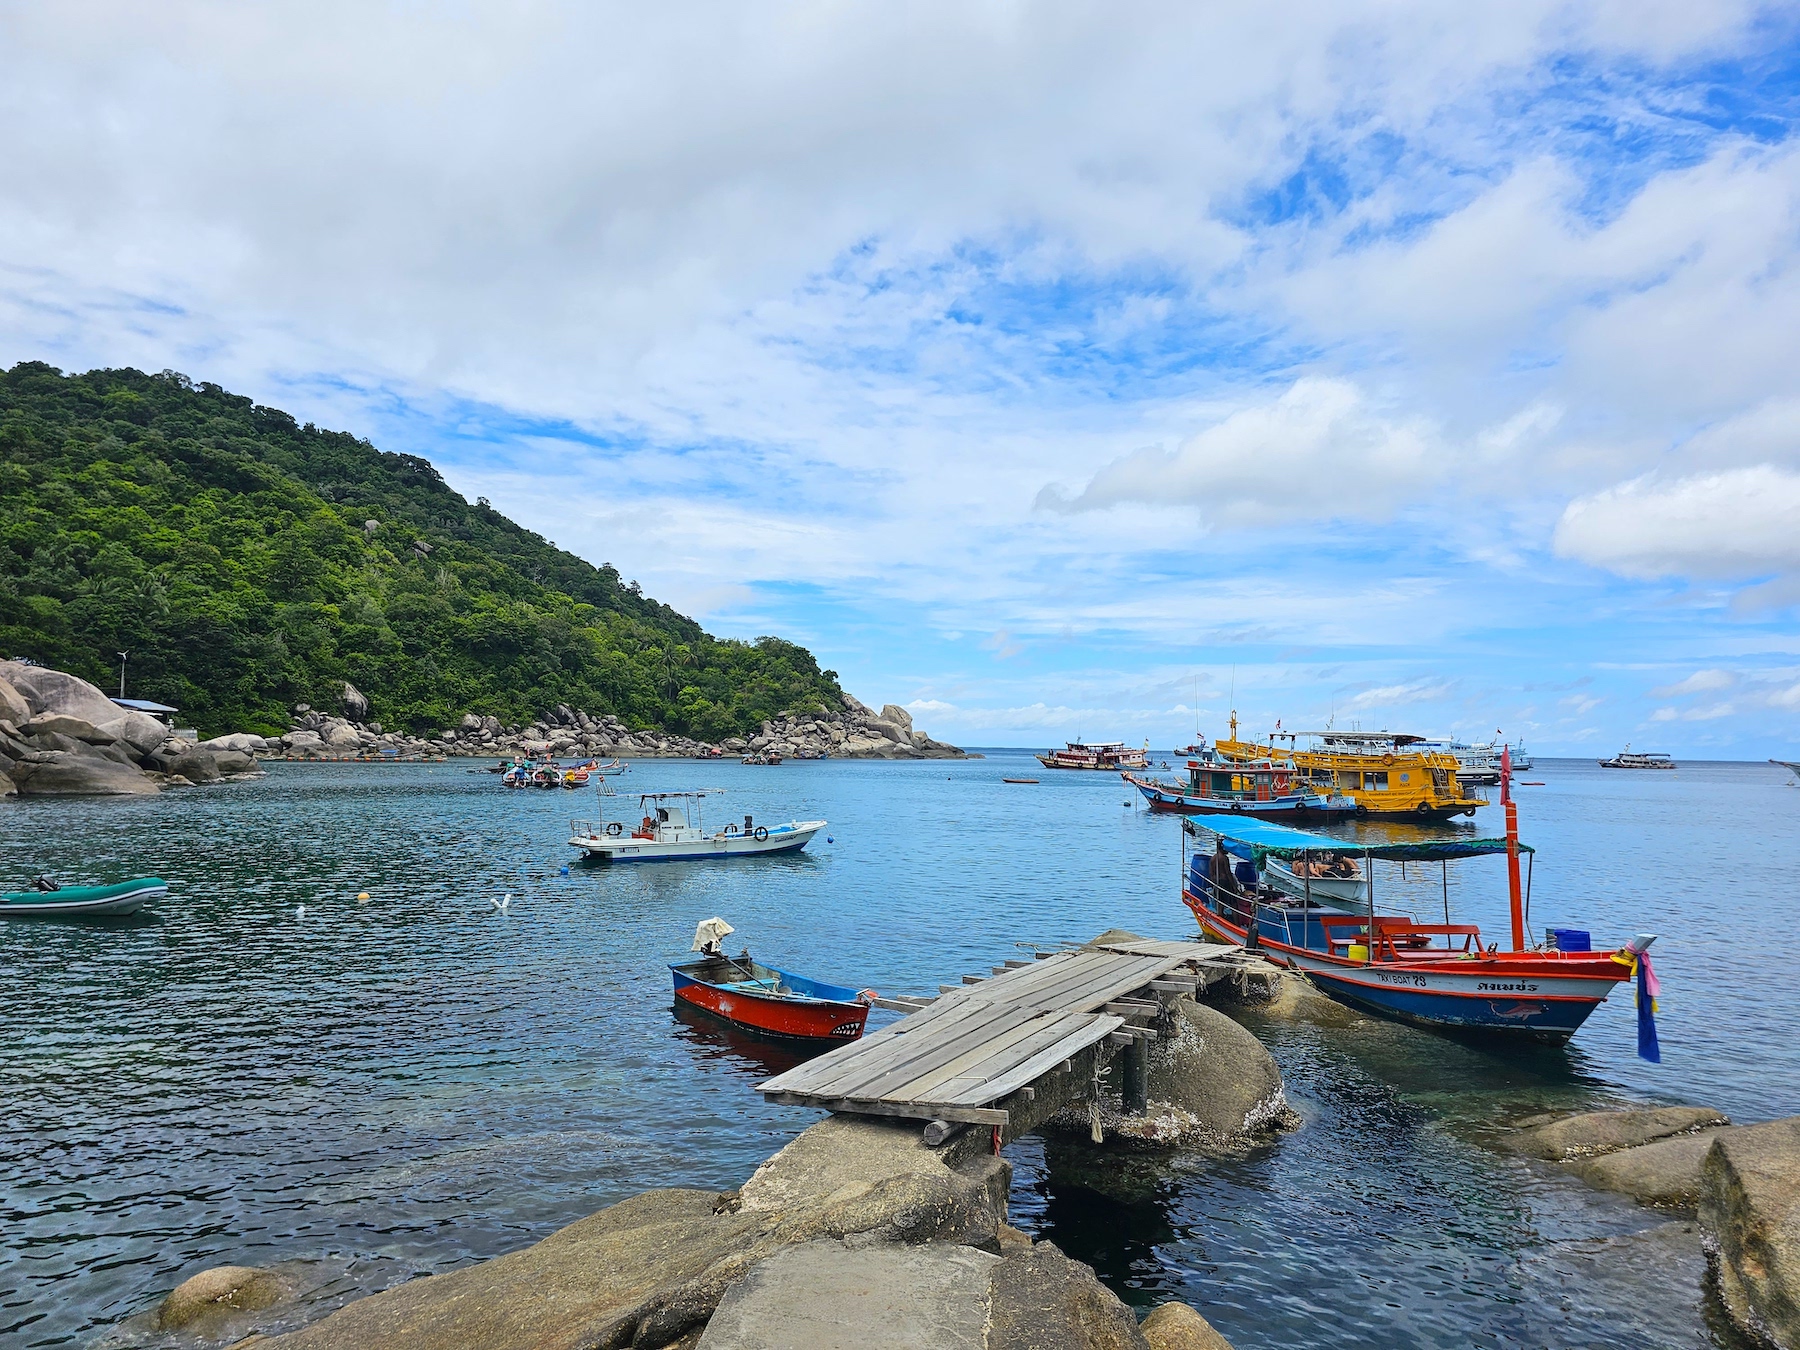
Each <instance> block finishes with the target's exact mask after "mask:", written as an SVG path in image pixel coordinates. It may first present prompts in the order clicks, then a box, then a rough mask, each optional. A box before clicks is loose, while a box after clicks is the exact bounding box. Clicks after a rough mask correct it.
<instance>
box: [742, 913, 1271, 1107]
mask: <svg viewBox="0 0 1800 1350" xmlns="http://www.w3.org/2000/svg"><path fill="white" fill-rule="evenodd" d="M1108 936H1110V935H1108ZM1266 969H1267V967H1266V966H1265V965H1264V963H1263V962H1262V960H1261V958H1260V957H1258V956H1256V955H1255V954H1253V953H1245V952H1244V951H1243V950H1242V949H1240V948H1237V947H1232V946H1225V945H1222V944H1214V943H1205V942H1161V941H1153V940H1149V939H1144V938H1121V939H1120V940H1118V941H1108V940H1106V938H1102V939H1097V940H1096V941H1095V942H1092V943H1089V944H1088V945H1086V946H1084V947H1077V948H1071V949H1064V950H1058V951H1034V952H1033V954H1032V959H1030V960H1016V961H1008V962H1006V963H1005V964H1004V965H1001V966H995V967H994V968H993V970H992V972H991V974H989V975H985V976H978V975H965V976H963V983H962V984H960V985H941V986H939V993H938V997H936V998H935V999H907V998H900V999H878V1000H877V1004H878V1006H881V1007H885V1008H892V1009H897V1010H899V1011H902V1012H905V1013H906V1014H907V1016H905V1017H903V1018H901V1020H900V1021H898V1022H896V1023H894V1024H893V1025H892V1026H888V1027H884V1028H882V1029H881V1030H880V1031H877V1032H873V1033H871V1034H869V1035H867V1036H864V1037H863V1038H862V1039H861V1040H859V1041H854V1042H852V1043H851V1044H849V1045H844V1046H840V1047H839V1048H837V1049H835V1050H833V1051H831V1052H830V1053H828V1054H825V1055H821V1056H820V1057H819V1058H817V1059H814V1060H809V1061H808V1062H807V1063H805V1064H802V1065H800V1066H799V1067H797V1068H793V1069H789V1070H788V1071H787V1072H786V1073H783V1074H780V1075H778V1076H776V1077H774V1078H771V1079H769V1080H768V1081H767V1082H766V1083H763V1084H762V1085H761V1086H760V1087H759V1088H758V1091H760V1092H761V1093H762V1094H763V1095H764V1096H765V1097H767V1098H768V1099H769V1100H770V1101H774V1102H783V1103H787V1104H790V1105H795V1106H814V1107H823V1108H824V1109H826V1110H828V1111H843V1112H853V1113H859V1114H863V1115H875V1116H901V1117H910V1118H912V1119H915V1120H921V1121H943V1122H954V1123H967V1124H975V1125H992V1126H997V1127H1002V1128H1005V1127H1007V1126H1009V1125H1012V1126H1014V1127H1015V1128H1016V1126H1017V1124H1018V1122H1017V1120H1016V1118H1015V1117H1016V1113H1017V1110H1018V1108H1019V1107H1020V1106H1021V1105H1023V1104H1024V1103H1030V1102H1035V1101H1036V1100H1037V1084H1038V1083H1039V1081H1040V1080H1042V1079H1044V1078H1045V1077H1047V1076H1050V1075H1056V1074H1068V1073H1070V1072H1071V1071H1072V1070H1073V1068H1074V1066H1075V1059H1076V1057H1077V1056H1078V1055H1080V1056H1084V1063H1087V1064H1088V1065H1089V1066H1090V1067H1091V1069H1092V1072H1093V1075H1094V1076H1095V1077H1096V1079H1097V1075H1098V1072H1099V1069H1100V1067H1102V1066H1103V1065H1104V1063H1105V1061H1106V1060H1107V1059H1109V1058H1110V1057H1111V1052H1112V1051H1113V1050H1114V1049H1126V1050H1127V1051H1130V1050H1131V1048H1132V1047H1133V1046H1134V1044H1135V1045H1136V1047H1137V1049H1138V1050H1140V1051H1141V1050H1142V1049H1143V1048H1144V1047H1143V1044H1142V1043H1143V1042H1145V1041H1148V1040H1154V1039H1155V1038H1156V1037H1157V1036H1158V1035H1159V1034H1161V1033H1160V1032H1159V1027H1161V1028H1162V1029H1163V1030H1166V1029H1167V1028H1168V1025H1169V1022H1168V1018H1167V1016H1166V1011H1167V1006H1168V1005H1169V1004H1170V1003H1172V1002H1173V1001H1174V1000H1175V999H1177V998H1179V997H1180V996H1181V995H1183V994H1193V993H1195V992H1197V991H1199V990H1203V989H1205V988H1206V987H1208V986H1209V985H1211V984H1213V983H1215V982H1217V981H1219V980H1226V979H1232V980H1236V981H1238V982H1239V983H1240V984H1241V983H1242V982H1243V981H1244V980H1246V979H1247V978H1249V977H1250V975H1251V974H1252V973H1253V972H1259V971H1262V970H1266ZM1090 1050H1091V1051H1094V1054H1093V1055H1091V1056H1088V1055H1086V1054H1085V1052H1088V1051H1090ZM1129 1062H1135V1063H1136V1064H1137V1065H1143V1064H1145V1063H1146V1062H1147V1057H1146V1056H1145V1055H1143V1054H1142V1053H1138V1054H1135V1055H1129V1056H1128V1063H1129ZM1140 1076H1141V1075H1140ZM1057 1095H1058V1096H1059V1097H1067V1096H1069V1095H1071V1094H1067V1093H1061V1094H1057ZM1073 1095H1074V1096H1081V1095H1083V1094H1082V1093H1080V1092H1077V1093H1075V1094H1073ZM1128 1096H1129V1090H1128ZM1140 1104H1141V1103H1140ZM1031 1114H1034V1115H1035V1114H1037V1113H1035V1112H1033V1113H1031Z"/></svg>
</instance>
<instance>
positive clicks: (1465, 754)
mask: <svg viewBox="0 0 1800 1350" xmlns="http://www.w3.org/2000/svg"><path fill="white" fill-rule="evenodd" d="M1410 748H1411V749H1414V750H1422V751H1428V752H1429V753H1431V754H1435V755H1454V756H1456V781H1457V782H1459V783H1465V784H1468V785H1470V786H1473V787H1496V786H1498V785H1499V782H1500V754H1501V752H1502V751H1503V750H1505V749H1506V747H1505V746H1504V745H1502V744H1501V743H1500V741H1498V740H1492V741H1482V742H1481V743H1480V744H1479V745H1470V744H1469V743H1468V742H1467V741H1458V740H1452V739H1450V738H1448V737H1446V738H1445V739H1443V740H1431V741H1420V742H1419V743H1418V744H1417V745H1414V746H1412V747H1410ZM1520 761H1523V763H1521V762H1520ZM1512 766H1513V768H1514V769H1515V770H1516V769H1529V768H1530V767H1531V760H1530V758H1529V756H1527V755H1526V754H1525V751H1524V748H1523V747H1519V748H1516V749H1514V751H1513V765H1512Z"/></svg>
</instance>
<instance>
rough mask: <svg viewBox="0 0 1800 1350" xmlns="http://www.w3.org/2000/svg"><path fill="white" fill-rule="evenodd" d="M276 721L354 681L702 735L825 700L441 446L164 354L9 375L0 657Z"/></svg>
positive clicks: (403, 714) (0, 471)
mask: <svg viewBox="0 0 1800 1350" xmlns="http://www.w3.org/2000/svg"><path fill="white" fill-rule="evenodd" d="M120 651H127V652H129V653H130V661H129V666H128V679H129V688H128V690H127V692H128V693H129V694H131V695H132V696H133V697H140V698H153V699H158V700H161V701H163V702H166V703H172V704H175V705H176V706H178V707H180V708H181V709H182V711H183V714H184V717H183V721H184V722H185V723H187V724H189V725H195V726H198V727H199V728H200V729H201V730H202V731H203V732H205V733H208V734H211V733H215V732H224V731H238V730H250V731H263V732H270V731H278V730H285V729H286V726H287V719H286V712H287V710H288V709H289V708H290V707H291V706H292V705H293V704H295V703H311V704H313V705H315V706H317V707H320V708H325V709H329V710H332V711H335V710H337V708H338V707H339V705H340V700H341V696H342V685H343V681H345V680H349V681H351V682H352V683H353V684H355V685H356V686H357V687H358V688H359V689H360V690H361V691H362V692H363V693H364V694H365V695H367V697H368V699H369V702H370V705H371V711H370V714H369V716H370V717H371V718H372V719H375V720H379V721H381V722H383V723H384V724H385V725H388V726H389V727H390V728H391V729H392V728H405V729H408V730H412V731H427V730H438V729H441V728H443V727H444V726H446V725H450V724H451V720H452V719H453V718H454V717H455V716H457V715H460V714H461V713H463V712H476V713H482V714H492V715H494V716H496V717H499V718H500V719H501V720H502V721H504V722H508V723H511V722H523V721H529V720H530V719H531V717H533V716H535V715H536V714H537V713H539V712H541V711H544V710H546V709H549V708H552V707H554V706H555V705H556V704H558V703H568V704H569V705H571V706H573V707H577V708H581V709H584V710H586V711H589V712H592V713H600V712H612V713H614V714H616V715H617V716H619V717H620V718H622V719H624V720H625V721H626V722H628V723H629V724H631V725H632V726H634V727H637V728H640V729H642V728H650V727H660V728H661V729H663V730H665V731H672V732H680V733H684V734H687V735H691V736H694V737H696V738H699V739H705V740H717V739H720V738H723V737H725V736H730V735H736V734H740V733H745V732H750V731H752V730H754V728H755V727H756V726H757V725H758V724H759V723H760V722H761V721H762V720H763V719H764V718H766V717H771V716H774V715H775V714H777V713H780V712H784V711H787V710H789V709H824V708H827V707H828V708H830V709H832V710H836V709H838V708H839V707H840V706H841V704H840V702H839V700H840V698H841V692H840V690H839V689H838V684H837V676H836V674H835V673H834V672H832V671H829V670H827V671H821V670H820V669H819V667H818V664H817V663H816V662H815V661H814V660H813V657H812V655H811V653H809V652H808V651H806V649H805V648H803V647H798V646H796V645H794V644H793V643H791V642H784V641H782V640H781V639H780V638H772V637H766V638H761V639H759V640H757V641H756V642H755V643H746V642H735V641H720V640H718V639H715V638H712V637H709V636H708V635H707V634H706V633H704V632H703V631H701V628H700V626H699V625H698V624H697V623H695V622H694V621H693V620H692V619H689V618H686V617H684V616H682V615H680V614H677V613H676V612H675V611H674V610H672V609H670V608H669V607H668V606H667V605H663V604H659V603H657V602H656V601H654V600H651V599H649V598H647V597H646V596H644V595H643V594H642V593H641V592H640V591H639V589H638V586H637V584H636V583H635V582H633V583H631V584H630V585H624V584H621V582H620V580H619V574H618V573H617V572H616V571H615V570H614V569H613V568H612V567H611V566H604V567H598V568H596V567H594V566H592V565H591V564H589V563H586V562H584V561H582V560H581V559H580V558H577V557H575V556H574V555H573V554H570V553H565V552H563V551H562V550H561V549H558V548H555V547H553V546H552V545H551V544H549V543H548V542H547V541H545V540H544V539H542V538H540V537H539V536H538V535H535V534H533V533H531V532H530V531H529V530H526V529H523V528H521V527H520V526H518V525H515V524H514V523H513V522H512V521H510V520H508V519H507V518H506V517H505V516H503V515H501V514H500V513H499V512H498V511H495V510H494V509H493V508H492V507H490V506H489V505H488V504H487V502H486V501H485V500H482V501H478V502H476V503H475V504H474V505H473V506H471V505H470V504H469V503H468V502H466V501H464V500H463V499H462V497H460V496H458V495H457V494H456V493H455V492H453V491H451V489H450V488H449V487H448V486H447V485H446V484H445V483H444V480H443V479H442V478H441V477H439V476H438V472H437V470H436V469H434V468H433V467H432V466H431V464H430V463H428V462H427V461H425V460H423V459H419V458H417V457H415V456H412V455H397V454H387V453H384V452H382V451H379V450H377V449H375V447H374V446H372V445H370V444H369V443H368V442H367V441H364V440H359V439H357V438H356V437H354V436H351V435H348V434H346V433H344V432H334V431H321V430H319V429H318V428H316V427H314V426H312V425H311V424H310V423H308V424H307V425H305V426H301V425H299V424H298V423H296V422H295V420H294V419H293V418H292V417H290V416H289V415H288V414H287V413H284V412H281V411H279V410H278V409H275V408H264V407H259V406H257V405H256V404H254V403H252V402H251V400H249V399H247V398H242V397H239V396H237V395H234V394H229V393H227V392H225V390H223V389H221V388H219V387H218V386H217V385H212V384H199V385H196V384H194V383H193V382H192V381H190V380H188V379H187V378H186V377H185V376H182V375H178V374H175V373H173V372H168V371H165V372H164V373H163V374H160V375H145V374H143V373H142V372H140V371H136V370H97V371H90V372H89V373H88V374H85V375H64V374H62V373H61V372H60V371H58V370H55V369H54V368H52V367H50V366H47V365H44V364H42V363H40V362H35V361H34V362H24V363H21V364H20V365H17V366H14V367H13V368H12V369H11V370H10V371H7V372H5V373H3V374H0V655H10V656H20V657H31V658H33V659H35V660H37V661H39V662H41V663H42V664H45V665H51V666H56V667H58V668H60V669H63V670H68V671H72V672H75V673H76V674H79V675H82V676H84V677H86V678H87V679H90V680H92V681H94V682H95V683H97V684H99V685H101V686H102V687H103V688H111V689H116V688H117V687H118V656H117V653H118V652H120Z"/></svg>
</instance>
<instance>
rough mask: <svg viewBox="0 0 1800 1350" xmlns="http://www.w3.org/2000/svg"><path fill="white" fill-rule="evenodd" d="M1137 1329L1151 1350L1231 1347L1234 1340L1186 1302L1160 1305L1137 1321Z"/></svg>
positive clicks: (1205, 1349) (1200, 1349) (1220, 1349)
mask: <svg viewBox="0 0 1800 1350" xmlns="http://www.w3.org/2000/svg"><path fill="white" fill-rule="evenodd" d="M1138 1330H1139V1331H1141V1332H1143V1333H1144V1339H1145V1340H1146V1341H1148V1342H1149V1343H1150V1350H1231V1342H1230V1341H1228V1340H1226V1339H1225V1338H1224V1337H1223V1336H1221V1335H1220V1334H1219V1333H1218V1331H1217V1330H1216V1329H1215V1328H1214V1327H1213V1324H1212V1323H1211V1322H1208V1321H1207V1320H1206V1319H1205V1318H1204V1317H1202V1316H1201V1315H1200V1314H1199V1313H1197V1312H1195V1311H1194V1310H1193V1309H1192V1308H1190V1307H1188V1305H1187V1304H1185V1303H1164V1304H1161V1305H1160V1306H1158V1307H1157V1308H1155V1309H1153V1310H1152V1311H1151V1313H1150V1315H1149V1316H1148V1317H1146V1318H1145V1319H1144V1320H1143V1321H1142V1322H1141V1323H1139V1324H1138Z"/></svg>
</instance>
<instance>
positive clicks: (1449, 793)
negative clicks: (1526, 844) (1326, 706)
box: [1217, 713, 1488, 820]
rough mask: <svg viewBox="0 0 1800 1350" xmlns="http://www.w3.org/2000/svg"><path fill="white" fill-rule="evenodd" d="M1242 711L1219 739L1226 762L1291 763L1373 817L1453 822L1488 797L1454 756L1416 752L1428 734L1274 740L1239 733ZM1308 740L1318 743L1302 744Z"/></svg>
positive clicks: (1315, 785)
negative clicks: (1467, 780) (1465, 777)
mask: <svg viewBox="0 0 1800 1350" xmlns="http://www.w3.org/2000/svg"><path fill="white" fill-rule="evenodd" d="M1237 725H1238V723H1237V714H1236V713H1233V714H1232V715H1231V738H1230V739H1229V740H1221V741H1219V742H1218V743H1217V749H1218V752H1219V754H1220V755H1222V756H1224V757H1225V758H1227V759H1233V760H1238V761H1240V762H1244V763H1253V762H1257V761H1261V760H1268V759H1289V760H1292V761H1293V764H1294V766H1295V768H1296V769H1297V770H1298V772H1299V774H1300V778H1301V780H1302V781H1303V782H1304V783H1305V784H1306V786H1308V787H1310V788H1311V789H1312V790H1313V791H1314V792H1316V793H1320V794H1321V795H1331V796H1338V797H1343V798H1346V799H1348V800H1349V801H1350V802H1351V803H1352V804H1353V805H1355V806H1356V807H1357V809H1358V810H1360V811H1362V812H1363V813H1364V814H1366V815H1372V816H1405V817H1408V818H1410V819H1412V820H1449V819H1450V818H1451V817H1453V816H1472V815H1474V814H1475V810H1476V808H1477V807H1481V806H1486V805H1487V804H1488V803H1487V798H1486V797H1481V796H1477V795H1476V794H1475V793H1473V792H1471V791H1469V790H1468V789H1467V788H1466V787H1464V786H1463V784H1462V781H1461V779H1460V777H1459V773H1460V769H1461V766H1460V765H1459V764H1458V763H1457V759H1456V756H1455V755H1452V754H1447V753H1441V752H1433V751H1429V750H1421V749H1418V748H1417V747H1419V746H1420V745H1422V744H1424V741H1425V738H1424V737H1423V736H1405V735H1400V734H1397V733H1395V732H1391V731H1287V732H1283V731H1276V732H1274V733H1272V734H1271V735H1270V737H1269V740H1270V741H1271V742H1275V741H1283V740H1285V741H1286V742H1287V747H1286V748H1285V749H1284V748H1282V747H1280V746H1277V745H1275V744H1272V743H1271V744H1267V745H1262V744H1257V743H1255V742H1252V741H1240V740H1239V739H1238V738H1237ZM1302 737H1305V738H1307V739H1308V740H1310V741H1312V742H1313V744H1312V745H1310V746H1309V747H1308V748H1307V749H1304V750H1302V749H1300V748H1299V741H1300V739H1301V738H1302Z"/></svg>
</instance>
